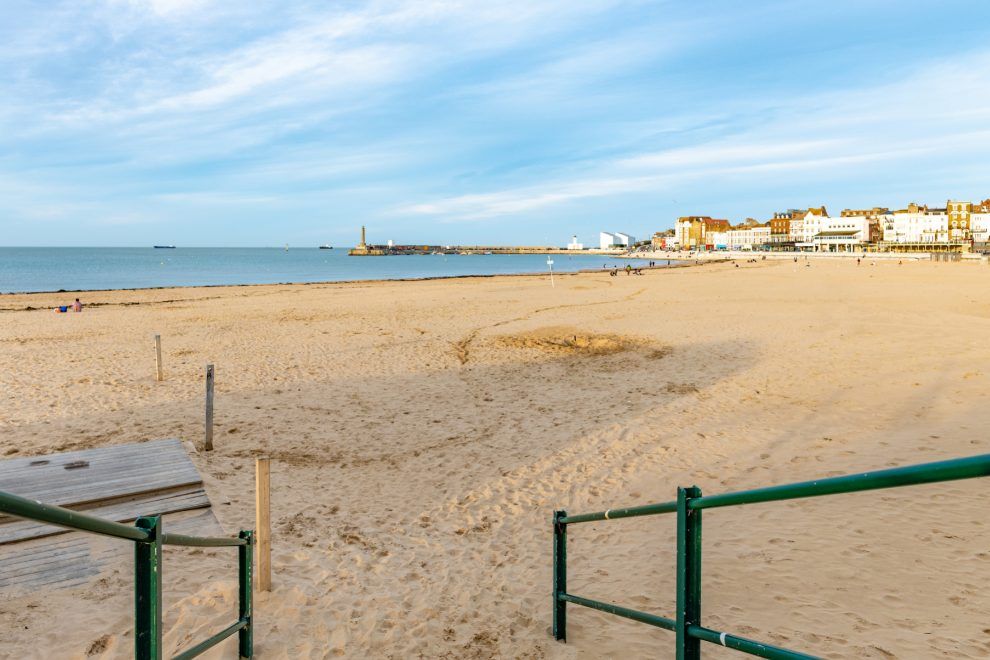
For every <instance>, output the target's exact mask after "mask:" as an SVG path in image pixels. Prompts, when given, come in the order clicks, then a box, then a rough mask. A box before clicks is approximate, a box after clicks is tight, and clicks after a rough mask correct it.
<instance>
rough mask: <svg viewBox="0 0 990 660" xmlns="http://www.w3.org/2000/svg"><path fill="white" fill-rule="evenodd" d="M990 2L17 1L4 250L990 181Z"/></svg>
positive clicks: (902, 200) (491, 230)
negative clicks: (10, 247)
mask: <svg viewBox="0 0 990 660" xmlns="http://www.w3.org/2000/svg"><path fill="white" fill-rule="evenodd" d="M988 19H990V3H984V2H977V1H974V0H968V1H966V2H957V1H953V0H943V1H941V2H937V3H936V2H913V1H909V0H902V1H899V2H895V1H894V0H890V1H874V2H869V1H860V2H843V1H832V2H798V1H787V2H784V1H781V2H759V1H750V2H720V1H717V0H713V1H710V2H662V1H651V2H646V1H632V0H630V1H623V0H568V1H564V0H525V1H524V0H501V1H499V2H482V1H477V2H469V1H452V0H451V1H444V0H391V1H381V2H357V1H351V2H348V1H342V2H311V3H310V2H290V1H286V2H266V1H264V0H252V1H251V2H235V1H233V0H231V1H225V2H212V1H209V0H92V1H89V2H56V1H45V2H43V1H38V2H24V1H20V0H0V245H108V246H114V245H148V244H152V243H176V244H179V245H236V246H251V245H282V244H284V243H289V244H291V245H298V246H304V245H317V244H320V243H324V242H330V243H333V244H335V245H350V244H353V243H354V242H355V238H356V235H357V231H358V227H359V226H360V225H361V224H366V225H367V226H368V232H369V240H374V241H382V242H384V240H386V239H388V238H392V239H394V240H396V241H398V242H426V243H462V244H468V243H517V244H532V243H539V244H543V243H547V242H549V243H556V244H563V243H565V242H567V240H568V239H569V237H570V235H571V234H574V233H576V234H578V236H579V238H580V239H583V240H584V241H585V242H594V241H595V240H596V236H597V232H598V231H600V230H612V231H625V232H629V233H632V234H634V235H636V236H643V237H645V236H648V235H649V234H650V233H652V232H653V231H655V230H659V229H664V228H667V227H670V226H672V224H673V222H674V219H675V218H676V217H677V216H679V215H687V214H710V215H714V216H717V217H728V218H730V219H731V220H733V221H737V220H741V219H743V218H745V217H747V216H753V217H757V218H760V219H765V218H767V217H769V216H770V214H772V213H773V211H775V210H780V209H785V208H790V207H807V206H809V205H819V204H823V203H824V204H826V205H827V206H828V207H829V209H830V211H832V212H833V213H837V211H838V210H841V208H843V207H863V206H874V205H880V206H890V207H897V208H900V207H903V206H904V205H906V204H907V202H909V201H919V202H927V203H931V204H935V203H941V202H944V201H945V200H946V199H948V198H950V197H952V198H959V199H983V198H986V197H990V180H988V174H990V40H988V38H987V37H988V36H990V28H988V27H987V26H988V25H990V20H988Z"/></svg>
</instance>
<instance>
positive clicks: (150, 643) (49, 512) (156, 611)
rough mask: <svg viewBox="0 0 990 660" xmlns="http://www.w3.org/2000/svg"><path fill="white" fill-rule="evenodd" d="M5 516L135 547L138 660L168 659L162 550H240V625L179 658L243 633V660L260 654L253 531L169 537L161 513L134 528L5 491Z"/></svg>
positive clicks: (1, 498)
mask: <svg viewBox="0 0 990 660" xmlns="http://www.w3.org/2000/svg"><path fill="white" fill-rule="evenodd" d="M0 513H6V514H9V515H12V516H15V517H17V518H25V519H28V520H36V521H38V522H44V523H49V524H52V525H57V526H59V527H65V528H67V529H74V530H79V531H81V532H87V533H90V534H99V535H101V536H109V537H112V538H118V539H124V540H126V541H131V542H133V543H134V545H135V549H134V576H135V585H134V618H135V624H134V628H135V631H134V657H135V658H137V660H160V658H161V657H162V625H161V623H162V547H163V546H165V545H179V546H196V547H228V546H233V547H237V549H238V596H239V598H238V602H239V605H238V618H237V621H236V622H235V623H234V624H232V625H230V626H228V627H227V628H225V629H224V630H222V631H220V632H219V633H217V634H215V635H213V636H212V637H210V638H208V639H206V640H204V641H203V642H200V643H199V644H196V645H195V646H193V647H191V648H189V649H187V650H186V651H183V652H182V653H180V654H179V655H177V656H175V657H176V658H177V659H181V660H186V659H187V658H193V657H195V656H197V655H199V654H201V653H203V652H204V651H206V650H207V649H210V648H212V647H213V646H215V645H217V644H219V643H220V642H222V641H223V640H225V639H227V638H228V637H230V636H231V635H233V634H234V633H237V634H238V638H239V644H238V648H239V653H240V657H242V658H250V657H252V655H253V654H254V634H253V629H254V615H253V607H252V603H251V600H252V598H251V596H252V582H253V580H252V568H253V552H252V546H253V545H254V533H253V532H252V531H251V530H242V531H241V533H240V534H239V535H238V536H237V537H236V538H229V537H208V536H187V535H185V534H166V533H164V532H163V531H162V520H161V516H160V515H155V516H145V517H141V518H138V519H137V520H136V521H135V523H134V526H133V527H132V526H130V525H124V524H122V523H119V522H116V521H113V520H107V519H105V518H100V517H98V516H92V515H89V514H86V513H81V512H79V511H73V510H72V509H66V508H65V507H60V506H56V505H54V504H45V503H43V502H38V501H36V500H31V499H28V498H26V497H21V496H20V495H14V494H13V493H8V492H5V491H0Z"/></svg>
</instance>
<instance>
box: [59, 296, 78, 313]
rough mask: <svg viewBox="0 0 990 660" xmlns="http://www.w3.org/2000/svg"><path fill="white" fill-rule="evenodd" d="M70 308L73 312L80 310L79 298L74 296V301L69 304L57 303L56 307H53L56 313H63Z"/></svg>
mask: <svg viewBox="0 0 990 660" xmlns="http://www.w3.org/2000/svg"><path fill="white" fill-rule="evenodd" d="M70 309H71V310H72V311H73V312H81V311H82V303H81V302H79V298H76V300H75V302H74V303H72V304H71V305H59V306H58V307H56V308H55V313H56V314H65V313H66V312H68V311H69V310H70Z"/></svg>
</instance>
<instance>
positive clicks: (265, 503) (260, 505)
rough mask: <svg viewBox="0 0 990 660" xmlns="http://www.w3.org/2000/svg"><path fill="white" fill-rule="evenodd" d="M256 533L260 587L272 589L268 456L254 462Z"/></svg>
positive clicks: (266, 589)
mask: <svg viewBox="0 0 990 660" xmlns="http://www.w3.org/2000/svg"><path fill="white" fill-rule="evenodd" d="M254 478H255V486H254V533H255V542H256V550H257V553H256V554H257V556H258V589H259V590H260V591H271V590H272V528H271V524H272V523H271V502H270V497H271V471H270V466H269V461H268V458H258V459H255V463H254Z"/></svg>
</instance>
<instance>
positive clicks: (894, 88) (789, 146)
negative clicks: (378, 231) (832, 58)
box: [394, 52, 990, 221]
mask: <svg viewBox="0 0 990 660" xmlns="http://www.w3.org/2000/svg"><path fill="white" fill-rule="evenodd" d="M963 59H964V61H961V60H960V58H956V59H953V60H952V61H951V62H940V63H936V64H933V65H930V66H926V67H924V68H922V69H920V70H918V71H915V72H914V73H913V74H912V75H911V76H909V77H908V78H907V79H905V80H902V81H897V82H893V83H888V84H885V85H876V86H873V87H871V88H867V89H854V90H844V91H836V92H824V93H819V92H816V93H814V94H809V95H805V96H802V97H792V98H790V99H789V101H788V102H787V103H786V104H781V103H777V102H775V104H774V105H772V106H768V109H767V116H768V117H770V116H773V117H775V119H773V120H772V121H770V120H768V121H765V122H762V123H758V124H756V125H752V126H749V127H746V128H744V129H743V130H741V131H739V132H737V133H736V134H735V135H733V136H731V137H724V138H721V139H717V140H714V141H711V142H706V143H700V144H694V145H690V146H684V147H677V148H671V149H665V150H653V151H645V152H633V153H629V154H628V155H625V156H622V157H618V158H613V159H610V160H603V161H600V162H598V163H597V164H596V165H595V166H594V168H593V171H592V172H590V173H587V172H580V173H577V174H568V173H567V172H561V173H559V174H557V175H556V176H554V175H553V174H552V173H548V175H547V176H546V180H545V181H544V182H542V183H539V184H536V185H532V184H528V185H524V186H518V187H509V188H504V189H500V190H496V191H488V192H481V193H469V194H461V195H454V196H449V197H442V198H439V199H434V200H430V201H422V202H416V203H411V204H405V205H401V206H399V207H397V208H396V209H394V213H395V214H414V215H422V216H432V217H437V218H440V219H443V220H447V221H458V220H463V221H471V220H479V219H488V218H494V217H499V216H507V215H512V214H517V213H525V212H528V211H533V210H535V209H540V208H543V207H547V206H551V205H558V204H564V203H567V202H572V201H575V200H581V199H588V198H595V197H610V196H616V195H624V194H629V193H636V192H647V191H653V192H660V191H666V192H672V193H673V192H675V188H676V186H679V185H683V184H685V183H687V182H692V181H693V182H697V181H704V180H711V181H718V180H721V179H723V178H724V177H727V176H731V177H739V176H743V177H750V178H753V177H765V176H767V175H768V174H772V175H773V176H775V177H777V178H782V179H786V178H788V177H791V178H795V177H803V178H806V177H808V176H822V177H825V176H832V175H834V174H836V173H837V172H845V171H854V170H856V169H857V168H863V167H865V166H867V165H871V166H879V167H884V166H890V165H894V164H899V163H902V162H904V161H912V162H917V163H918V164H919V165H920V166H928V165H933V164H939V163H940V162H947V161H950V160H951V159H957V160H961V159H963V158H965V157H966V154H980V153H982V152H985V151H986V150H988V149H990V130H988V129H986V128H985V127H986V126H988V125H990V85H988V84H987V83H988V82H990V73H988V72H990V52H980V53H972V54H970V55H969V56H967V57H966V58H963ZM960 90H966V94H965V100H964V101H963V100H962V99H959V102H955V101H953V100H952V99H954V98H959V95H958V92H959V91H960ZM771 110H772V112H771ZM732 111H733V108H731V107H729V108H726V112H732ZM884 163H886V165H884ZM754 181H755V179H754Z"/></svg>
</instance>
